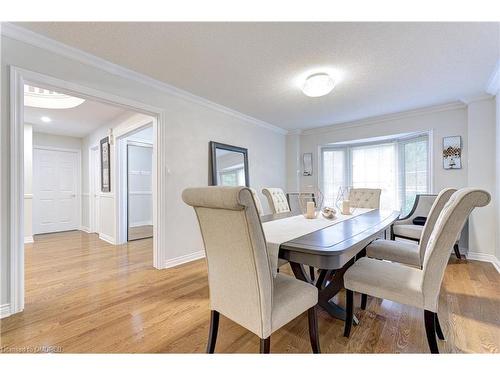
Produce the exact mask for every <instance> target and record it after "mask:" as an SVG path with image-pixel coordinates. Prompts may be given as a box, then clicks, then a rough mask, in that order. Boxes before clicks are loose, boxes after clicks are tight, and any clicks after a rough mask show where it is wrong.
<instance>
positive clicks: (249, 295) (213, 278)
mask: <svg viewBox="0 0 500 375" xmlns="http://www.w3.org/2000/svg"><path fill="white" fill-rule="evenodd" d="M182 199H183V200H184V202H185V203H186V204H188V205H190V206H193V207H194V209H195V212H196V216H197V217H198V222H199V225H200V229H201V234H202V237H203V242H204V244H205V253H206V260H207V265H208V284H209V289H210V304H211V309H212V310H216V311H218V312H220V313H221V314H223V315H225V316H226V317H228V318H229V319H231V320H233V321H235V322H236V323H238V324H240V325H242V326H243V327H245V328H247V329H248V330H250V331H252V332H254V333H256V334H257V335H261V337H267V336H263V335H266V334H267V335H268V334H270V332H271V309H272V296H273V279H272V273H271V267H270V263H269V258H268V255H267V254H268V253H267V248H266V240H265V237H264V232H263V230H262V225H261V222H260V218H259V215H258V213H257V209H256V207H255V201H254V198H253V195H252V192H251V191H250V190H249V189H248V188H246V187H223V186H211V187H203V188H190V189H186V190H184V191H183V193H182Z"/></svg>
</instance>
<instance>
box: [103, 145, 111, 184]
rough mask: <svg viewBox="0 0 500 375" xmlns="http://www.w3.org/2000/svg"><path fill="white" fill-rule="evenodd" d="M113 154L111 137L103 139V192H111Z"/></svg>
mask: <svg viewBox="0 0 500 375" xmlns="http://www.w3.org/2000/svg"><path fill="white" fill-rule="evenodd" d="M110 154H111V152H110V146H109V137H106V138H103V139H101V191H102V192H103V193H109V192H111V161H110V159H111V155H110Z"/></svg>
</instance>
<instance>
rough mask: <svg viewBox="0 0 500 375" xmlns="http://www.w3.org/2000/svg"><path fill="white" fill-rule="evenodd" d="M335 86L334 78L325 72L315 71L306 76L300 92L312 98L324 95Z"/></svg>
mask: <svg viewBox="0 0 500 375" xmlns="http://www.w3.org/2000/svg"><path fill="white" fill-rule="evenodd" d="M334 87H335V80H334V79H333V78H332V77H331V76H330V75H328V74H326V73H315V74H312V75H310V76H309V77H307V78H306V81H305V82H304V85H303V86H302V92H303V93H304V94H305V95H307V96H310V97H312V98H316V97H319V96H324V95H326V94H328V93H330V92H331V91H332V90H333V88H334Z"/></svg>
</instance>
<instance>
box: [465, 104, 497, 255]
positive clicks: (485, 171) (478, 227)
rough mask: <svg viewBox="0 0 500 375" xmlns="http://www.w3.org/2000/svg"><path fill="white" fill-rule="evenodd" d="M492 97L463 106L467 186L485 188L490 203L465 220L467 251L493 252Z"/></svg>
mask: <svg viewBox="0 0 500 375" xmlns="http://www.w3.org/2000/svg"><path fill="white" fill-rule="evenodd" d="M495 125H496V124H495V100H494V99H487V100H480V101H475V102H472V103H470V104H469V105H468V106H467V133H468V139H469V153H468V154H469V158H468V166H467V173H468V174H467V185H468V186H471V187H478V188H482V189H485V190H486V191H489V192H490V193H491V195H492V201H491V203H490V204H489V205H488V206H486V207H484V208H481V209H477V210H474V212H472V214H471V216H470V219H469V251H470V252H474V253H481V254H488V255H494V254H495V253H496V232H497V230H498V228H497V227H498V224H497V221H496V181H495V180H496V171H495V169H496V165H495V155H496V152H495V147H496V144H495Z"/></svg>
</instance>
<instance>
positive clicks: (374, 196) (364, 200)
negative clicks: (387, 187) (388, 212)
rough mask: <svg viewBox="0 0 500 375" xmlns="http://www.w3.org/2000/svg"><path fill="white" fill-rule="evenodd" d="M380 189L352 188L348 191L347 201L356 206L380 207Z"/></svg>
mask: <svg viewBox="0 0 500 375" xmlns="http://www.w3.org/2000/svg"><path fill="white" fill-rule="evenodd" d="M381 192H382V190H381V189H367V188H353V189H351V190H350V191H349V201H350V202H351V205H352V206H353V207H357V208H380V194H381Z"/></svg>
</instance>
